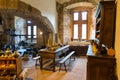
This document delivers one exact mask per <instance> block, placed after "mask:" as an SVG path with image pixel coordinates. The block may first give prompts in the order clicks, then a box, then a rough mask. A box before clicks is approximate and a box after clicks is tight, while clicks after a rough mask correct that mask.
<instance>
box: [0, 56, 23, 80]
mask: <svg viewBox="0 0 120 80" xmlns="http://www.w3.org/2000/svg"><path fill="white" fill-rule="evenodd" d="M21 71H22V60H21V58H0V80H1V79H5V80H13V78H14V77H15V76H18V75H19V74H20V72H21Z"/></svg>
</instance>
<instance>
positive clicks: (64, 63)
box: [64, 62, 67, 72]
mask: <svg viewBox="0 0 120 80" xmlns="http://www.w3.org/2000/svg"><path fill="white" fill-rule="evenodd" d="M64 67H65V71H66V72H67V69H66V65H65V62H64Z"/></svg>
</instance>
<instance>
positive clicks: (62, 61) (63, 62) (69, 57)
mask: <svg viewBox="0 0 120 80" xmlns="http://www.w3.org/2000/svg"><path fill="white" fill-rule="evenodd" d="M74 53H75V51H72V52H70V53H69V54H68V55H67V56H65V57H64V58H63V59H62V60H61V61H60V62H59V64H60V67H59V71H60V70H61V67H62V64H64V67H65V71H66V72H67V69H66V64H65V62H66V61H67V60H68V59H70V60H71V56H72V55H73V54H74ZM74 60H75V56H74Z"/></svg>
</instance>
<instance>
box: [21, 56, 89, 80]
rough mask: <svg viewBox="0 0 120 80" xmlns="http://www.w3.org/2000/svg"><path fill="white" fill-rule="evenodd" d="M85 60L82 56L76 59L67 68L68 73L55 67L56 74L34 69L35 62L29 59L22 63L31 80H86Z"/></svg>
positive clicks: (37, 68)
mask: <svg viewBox="0 0 120 80" xmlns="http://www.w3.org/2000/svg"><path fill="white" fill-rule="evenodd" d="M86 64H87V59H86V57H84V56H82V57H79V58H76V60H75V61H73V62H72V63H71V64H70V66H71V67H68V72H66V71H60V72H59V67H58V66H57V67H56V72H52V71H48V70H40V67H39V66H37V67H35V60H33V59H32V58H30V60H29V61H23V68H24V69H26V68H27V69H28V71H27V74H26V76H27V77H28V78H32V79H33V80H86V66H87V65H86Z"/></svg>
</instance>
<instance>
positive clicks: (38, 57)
mask: <svg viewBox="0 0 120 80" xmlns="http://www.w3.org/2000/svg"><path fill="white" fill-rule="evenodd" d="M33 59H34V60H36V63H35V66H37V65H39V64H37V62H38V60H40V56H37V57H34V58H33ZM39 63H40V61H39Z"/></svg>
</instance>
